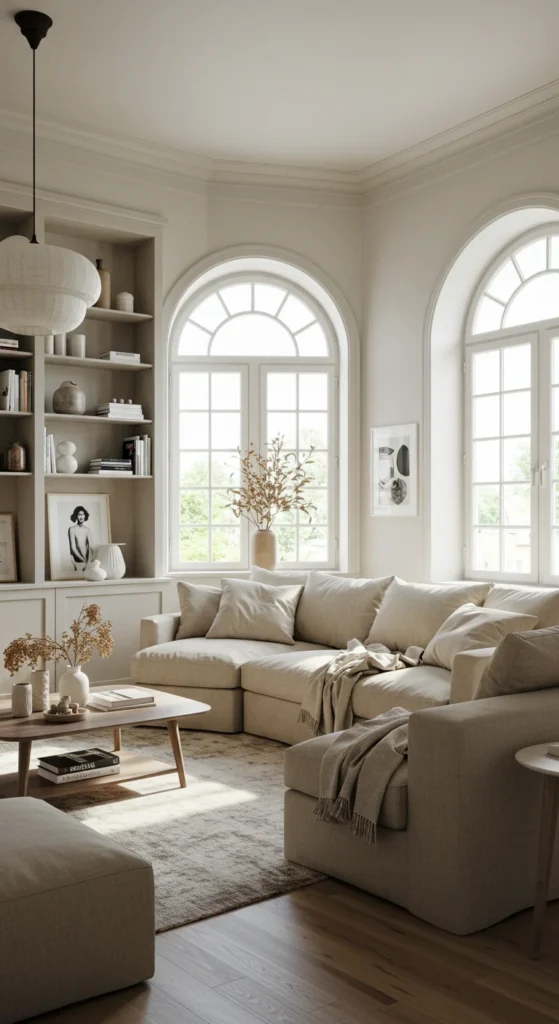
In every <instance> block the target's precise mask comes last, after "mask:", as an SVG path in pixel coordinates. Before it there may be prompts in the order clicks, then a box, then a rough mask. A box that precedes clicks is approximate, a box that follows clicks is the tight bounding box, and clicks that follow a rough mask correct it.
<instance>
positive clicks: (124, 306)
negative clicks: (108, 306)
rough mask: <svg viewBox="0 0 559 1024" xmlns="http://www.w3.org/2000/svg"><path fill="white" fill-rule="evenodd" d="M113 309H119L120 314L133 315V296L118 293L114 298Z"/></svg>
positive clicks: (126, 293) (127, 293) (128, 293)
mask: <svg viewBox="0 0 559 1024" xmlns="http://www.w3.org/2000/svg"><path fill="white" fill-rule="evenodd" d="M115 309H119V310H120V312H121V313H133V312H134V296H133V295H132V293H131V292H119V293H118V295H116V296H115Z"/></svg>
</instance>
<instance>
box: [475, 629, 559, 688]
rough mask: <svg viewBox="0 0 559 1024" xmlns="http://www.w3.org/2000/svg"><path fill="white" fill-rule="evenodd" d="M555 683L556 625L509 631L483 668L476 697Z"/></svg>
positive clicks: (558, 673)
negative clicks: (520, 631)
mask: <svg viewBox="0 0 559 1024" xmlns="http://www.w3.org/2000/svg"><path fill="white" fill-rule="evenodd" d="M556 686H557V687H559V626H549V627H548V628H547V629H532V630H530V631H529V632H527V633H510V634H509V635H508V636H506V637H505V638H504V640H503V641H502V642H501V643H500V644H499V646H498V648H497V650H496V651H495V654H494V655H493V657H492V659H491V661H490V662H489V663H488V665H487V666H486V668H485V669H484V672H483V675H482V677H481V679H480V683H479V687H478V689H477V690H476V693H475V698H476V700H483V699H484V698H485V697H501V696H503V695H505V694H508V693H527V692H528V691H530V690H545V689H548V688H551V687H556Z"/></svg>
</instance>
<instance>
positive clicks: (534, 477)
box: [532, 463, 538, 487]
mask: <svg viewBox="0 0 559 1024" xmlns="http://www.w3.org/2000/svg"><path fill="white" fill-rule="evenodd" d="M537 475H538V467H537V465H536V464H535V463H534V465H533V466H532V487H535V486H536V484H537Z"/></svg>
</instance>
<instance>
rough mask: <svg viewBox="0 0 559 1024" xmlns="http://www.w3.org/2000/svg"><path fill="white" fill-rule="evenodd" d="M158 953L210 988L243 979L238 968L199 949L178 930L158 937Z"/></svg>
mask: <svg viewBox="0 0 559 1024" xmlns="http://www.w3.org/2000/svg"><path fill="white" fill-rule="evenodd" d="M157 952H158V953H160V954H161V956H164V957H165V958H166V959H167V960H170V961H171V963H173V964H176V965H177V967H182V968H183V969H184V970H186V971H188V973H189V974H192V975H193V976H194V977H195V978H198V980H199V981H203V982H204V984H205V985H209V986H210V988H218V987H219V986H220V985H226V984H227V983H228V982H230V981H236V980H237V979H238V978H242V977H243V973H242V971H241V970H239V969H238V968H237V969H236V968H234V967H230V966H229V964H226V963H224V962H223V960H220V959H219V958H218V957H216V956H212V954H211V953H208V952H206V951H205V950H201V949H199V948H198V946H196V945H195V943H194V942H188V941H187V940H186V938H185V935H183V934H182V932H181V931H179V930H178V929H176V930H174V931H170V932H163V934H161V935H159V936H158V938H157Z"/></svg>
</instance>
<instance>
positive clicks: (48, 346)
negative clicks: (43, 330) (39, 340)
mask: <svg viewBox="0 0 559 1024" xmlns="http://www.w3.org/2000/svg"><path fill="white" fill-rule="evenodd" d="M45 355H46V356H53V355H54V334H45Z"/></svg>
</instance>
